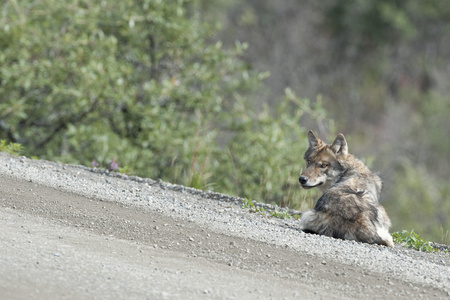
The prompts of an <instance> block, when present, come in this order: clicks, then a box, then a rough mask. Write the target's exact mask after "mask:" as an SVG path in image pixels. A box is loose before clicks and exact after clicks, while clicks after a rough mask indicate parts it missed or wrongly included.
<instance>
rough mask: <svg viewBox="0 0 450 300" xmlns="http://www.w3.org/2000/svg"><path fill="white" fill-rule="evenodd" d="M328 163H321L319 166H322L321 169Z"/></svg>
mask: <svg viewBox="0 0 450 300" xmlns="http://www.w3.org/2000/svg"><path fill="white" fill-rule="evenodd" d="M328 165H329V164H328V163H321V164H320V167H321V168H322V169H325V168H326V167H328Z"/></svg>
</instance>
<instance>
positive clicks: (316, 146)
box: [299, 131, 394, 247]
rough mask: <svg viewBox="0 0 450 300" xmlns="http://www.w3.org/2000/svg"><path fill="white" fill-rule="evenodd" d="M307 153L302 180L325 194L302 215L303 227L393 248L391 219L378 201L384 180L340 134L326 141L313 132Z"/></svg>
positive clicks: (303, 185) (337, 236)
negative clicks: (349, 149)
mask: <svg viewBox="0 0 450 300" xmlns="http://www.w3.org/2000/svg"><path fill="white" fill-rule="evenodd" d="M308 142H309V147H308V149H307V150H306V153H305V156H304V158H305V161H306V163H307V168H306V169H305V170H304V171H303V172H302V174H301V176H300V178H299V182H300V184H301V186H302V187H303V188H305V189H309V188H314V187H317V188H319V189H320V190H321V191H322V192H323V195H322V196H321V197H320V198H319V200H318V201H317V203H316V206H315V207H314V209H312V210H309V211H307V212H305V213H304V214H303V215H302V218H301V229H302V230H303V231H305V232H309V233H317V234H322V235H327V236H330V237H335V238H341V239H348V240H356V241H359V242H365V243H376V244H381V245H385V246H389V247H393V246H394V244H393V241H392V237H391V235H390V234H389V227H390V226H391V221H390V220H389V217H388V215H387V213H386V211H385V210H384V208H383V206H381V205H380V203H379V202H378V200H379V198H380V192H381V186H382V184H381V180H380V178H379V177H378V176H377V175H376V174H374V173H372V172H371V171H370V170H369V168H367V166H366V165H365V164H364V163H363V162H362V161H360V160H359V159H358V158H356V157H355V156H353V155H351V154H349V153H348V146H347V141H346V139H345V137H344V135H342V134H339V135H338V136H337V138H336V140H335V141H334V142H333V144H331V145H328V144H325V143H324V142H323V141H322V140H320V139H319V138H318V137H317V136H316V135H315V134H314V133H313V132H312V131H310V132H309V133H308Z"/></svg>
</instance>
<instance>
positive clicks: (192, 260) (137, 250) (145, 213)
mask: <svg viewBox="0 0 450 300" xmlns="http://www.w3.org/2000/svg"><path fill="white" fill-rule="evenodd" d="M211 195H212V196H211ZM211 198H214V199H215V200H214V199H211ZM0 204H1V205H0V222H1V224H2V229H1V230H0V240H1V242H0V252H1V253H2V255H1V258H0V260H1V261H0V272H1V274H2V275H1V280H0V294H1V295H2V298H3V299H31V298H32V299H97V298H98V299H108V298H111V299H118V298H126V299H133V298H136V299H201V298H207V299H294V298H296V299H298V298H299V297H301V298H303V299H347V298H366V299H367V298H373V299H375V298H379V299H389V298H394V297H395V298H399V299H402V298H404V299H412V298H413V299H414V298H423V299H443V298H449V288H448V287H449V286H450V267H449V265H450V258H449V255H448V254H445V253H419V252H416V251H411V250H408V249H404V248H401V247H399V246H397V247H395V248H394V249H390V248H386V247H382V246H376V245H367V244H361V243H355V242H349V241H342V240H336V239H331V238H327V237H321V236H314V235H309V234H305V233H303V232H301V231H299V230H298V229H297V227H298V224H297V221H296V220H295V219H289V220H280V219H275V218H272V217H268V216H264V215H260V214H254V213H250V212H249V211H248V210H246V209H242V208H241V207H240V205H239V200H237V199H234V200H233V199H232V198H231V197H226V196H224V197H223V199H222V198H221V197H220V195H217V194H208V193H200V192H199V193H197V192H195V191H192V190H190V189H187V188H183V187H174V186H171V185H168V184H164V183H158V182H155V181H152V180H144V179H140V178H128V177H124V176H119V177H114V176H109V175H108V174H96V173H93V172H90V171H89V170H88V169H86V168H80V167H76V166H64V165H59V164H55V163H51V162H46V161H32V160H29V159H26V158H16V157H10V156H7V155H4V154H0Z"/></svg>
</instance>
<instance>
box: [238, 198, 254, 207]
mask: <svg viewBox="0 0 450 300" xmlns="http://www.w3.org/2000/svg"><path fill="white" fill-rule="evenodd" d="M254 207H255V204H254V203H253V200H251V199H248V198H244V200H243V203H242V205H241V208H245V209H247V208H248V209H250V208H254Z"/></svg>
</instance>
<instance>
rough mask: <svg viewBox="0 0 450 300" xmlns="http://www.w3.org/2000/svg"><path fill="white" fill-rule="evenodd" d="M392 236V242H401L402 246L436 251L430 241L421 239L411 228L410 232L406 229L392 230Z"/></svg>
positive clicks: (424, 250)
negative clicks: (400, 230)
mask: <svg viewBox="0 0 450 300" xmlns="http://www.w3.org/2000/svg"><path fill="white" fill-rule="evenodd" d="M392 237H393V239H394V243H396V244H401V245H402V246H403V247H407V248H411V249H414V250H417V251H423V252H435V251H436V249H434V248H433V246H432V245H431V244H430V242H427V241H425V240H423V239H421V238H420V237H419V236H418V235H417V233H415V232H414V230H411V232H408V231H406V230H403V231H402V232H394V233H393V234H392Z"/></svg>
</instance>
